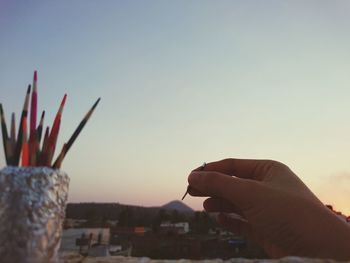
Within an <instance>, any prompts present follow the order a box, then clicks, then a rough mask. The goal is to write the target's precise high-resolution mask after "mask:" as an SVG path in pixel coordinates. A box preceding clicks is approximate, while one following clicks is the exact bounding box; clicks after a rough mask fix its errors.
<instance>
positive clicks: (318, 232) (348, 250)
mask: <svg viewBox="0 0 350 263" xmlns="http://www.w3.org/2000/svg"><path fill="white" fill-rule="evenodd" d="M188 182H189V185H190V187H189V194H190V195H192V196H210V198H208V199H207V200H205V202H204V204H203V206H204V209H205V210H206V211H207V212H220V214H219V216H218V222H219V223H220V224H221V225H223V226H224V227H226V228H228V229H229V230H231V231H232V232H234V233H237V234H242V235H244V236H246V237H247V238H249V239H251V240H254V241H256V242H257V243H258V244H260V245H261V246H262V248H263V249H264V250H265V252H266V253H267V254H268V255H269V256H271V257H274V258H276V257H283V256H287V255H294V256H305V257H318V258H334V259H338V260H349V259H350V224H347V223H346V222H344V221H343V220H341V219H339V218H338V217H337V216H336V215H335V214H334V213H333V212H332V211H331V210H330V209H328V208H327V207H325V206H324V205H323V204H322V202H321V201H320V200H319V199H318V198H317V197H316V196H315V195H314V194H313V193H312V192H311V191H310V190H309V189H308V187H307V186H306V185H305V184H304V183H303V182H302V181H301V180H300V179H299V178H298V177H297V176H296V175H295V174H294V173H293V172H292V171H291V170H290V169H289V168H288V167H287V166H286V165H284V164H282V163H279V162H276V161H270V160H241V159H225V160H222V161H218V162H213V163H208V164H207V165H206V166H205V168H204V169H203V170H202V171H198V170H194V171H192V172H191V174H190V175H189V177H188ZM227 213H236V214H238V215H240V216H241V217H243V220H240V219H237V218H232V217H230V216H229V215H228V214H227Z"/></svg>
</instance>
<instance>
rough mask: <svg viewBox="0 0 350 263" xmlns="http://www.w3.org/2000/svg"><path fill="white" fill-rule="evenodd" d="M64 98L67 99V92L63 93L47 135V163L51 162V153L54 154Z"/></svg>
mask: <svg viewBox="0 0 350 263" xmlns="http://www.w3.org/2000/svg"><path fill="white" fill-rule="evenodd" d="M66 99H67V94H64V96H63V99H62V102H61V105H60V107H59V109H58V112H57V114H56V117H55V120H54V122H53V124H52V128H51V132H50V136H49V140H48V149H49V151H48V154H47V163H48V164H50V163H51V161H52V158H53V155H54V154H55V149H56V143H57V137H58V133H59V131H60V126H61V117H62V112H63V109H64V105H65V103H66Z"/></svg>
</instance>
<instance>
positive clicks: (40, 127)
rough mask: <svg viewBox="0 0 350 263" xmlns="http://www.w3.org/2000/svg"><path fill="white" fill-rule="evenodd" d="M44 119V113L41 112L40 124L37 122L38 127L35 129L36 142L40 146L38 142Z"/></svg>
mask: <svg viewBox="0 0 350 263" xmlns="http://www.w3.org/2000/svg"><path fill="white" fill-rule="evenodd" d="M44 118H45V111H43V112H42V113H41V118H40V122H39V126H38V128H37V129H36V136H37V142H38V144H39V145H40V141H41V135H42V133H43V125H44Z"/></svg>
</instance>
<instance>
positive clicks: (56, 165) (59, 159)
mask: <svg viewBox="0 0 350 263" xmlns="http://www.w3.org/2000/svg"><path fill="white" fill-rule="evenodd" d="M66 150H67V143H65V144H64V145H63V147H62V150H61V152H60V154H59V155H58V157H57V160H56V161H55V163H54V165H53V167H52V168H54V169H60V168H61V165H62V161H63V159H64V155H65V152H66Z"/></svg>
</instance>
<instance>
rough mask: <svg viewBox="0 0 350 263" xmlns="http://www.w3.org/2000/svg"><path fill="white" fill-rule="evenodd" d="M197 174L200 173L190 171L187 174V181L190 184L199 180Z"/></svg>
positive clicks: (194, 183)
mask: <svg viewBox="0 0 350 263" xmlns="http://www.w3.org/2000/svg"><path fill="white" fill-rule="evenodd" d="M199 176H200V173H198V172H196V171H193V172H191V173H190V175H189V176H188V183H189V184H190V185H196V184H197V182H198V180H199Z"/></svg>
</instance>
